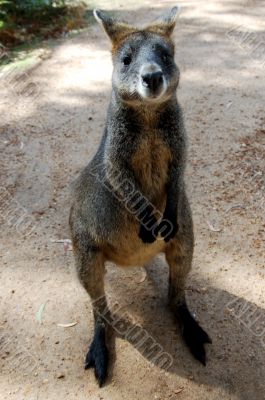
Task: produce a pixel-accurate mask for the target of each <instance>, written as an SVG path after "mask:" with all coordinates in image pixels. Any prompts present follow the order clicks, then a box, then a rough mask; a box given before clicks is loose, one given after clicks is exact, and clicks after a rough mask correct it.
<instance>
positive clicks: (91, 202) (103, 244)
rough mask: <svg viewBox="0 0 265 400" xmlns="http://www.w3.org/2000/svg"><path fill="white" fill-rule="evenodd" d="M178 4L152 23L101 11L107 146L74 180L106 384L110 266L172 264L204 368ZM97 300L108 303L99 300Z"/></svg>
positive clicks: (81, 264)
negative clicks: (193, 287) (107, 52)
mask: <svg viewBox="0 0 265 400" xmlns="http://www.w3.org/2000/svg"><path fill="white" fill-rule="evenodd" d="M177 14H178V8H177V7H174V8H173V9H172V10H171V11H170V12H169V13H168V14H167V15H165V16H164V17H163V18H161V19H160V20H157V21H156V22H154V23H152V24H150V25H148V26H147V27H146V28H145V29H139V28H135V27H133V26H130V25H127V24H125V23H121V22H118V21H117V20H115V19H114V18H112V17H111V16H109V15H108V14H107V13H105V12H103V11H100V10H95V11H94V15H95V18H96V19H97V21H98V22H99V23H100V24H101V25H102V26H103V28H104V30H105V32H106V33H107V35H108V37H109V38H110V40H111V42H112V59H113V65H114V70H113V77H112V94H111V100H110V104H109V108H108V113H107V122H106V127H105V132H104V135H103V137H102V140H101V143H100V145H99V148H98V151H97V153H96V154H95V156H94V158H93V159H92V160H91V161H90V163H89V164H88V165H87V167H86V168H85V169H84V170H83V172H82V173H81V175H80V176H79V178H78V179H77V180H76V182H75V185H74V198H73V204H72V207H71V212H70V228H71V235H72V242H73V250H74V256H75V261H76V268H77V272H78V277H79V279H80V281H81V283H82V285H83V286H84V288H85V289H86V290H87V292H88V294H89V296H90V298H91V300H92V305H93V312H94V321H95V330H94V338H93V341H92V344H91V345H90V348H89V351H88V354H87V356H86V361H85V368H90V367H92V368H94V371H95V376H96V378H97V380H98V383H99V385H100V386H101V385H102V384H103V383H104V382H105V380H106V377H107V370H108V359H109V357H108V346H107V342H108V335H107V334H106V328H107V326H106V322H105V319H104V318H102V315H103V313H105V310H106V308H107V302H106V298H105V293H104V273H105V267H104V264H105V262H106V261H111V262H114V263H116V264H118V265H119V266H136V265H142V266H143V265H145V264H147V263H148V262H150V261H151V259H152V258H153V257H154V256H155V255H157V254H158V253H161V252H163V253H165V256H166V260H167V262H168V264H169V269H170V273H169V291H168V294H169V304H170V306H171V308H172V310H173V312H174V314H175V316H176V317H177V319H178V321H179V323H180V326H181V331H182V334H183V338H184V340H185V342H186V343H187V345H188V347H189V348H190V350H191V353H192V354H193V356H194V357H195V358H197V359H198V360H199V361H201V362H202V363H203V364H204V365H205V362H206V357H205V348H204V344H205V343H211V340H210V338H209V336H208V335H207V333H206V332H205V331H204V330H203V329H202V328H201V327H200V326H199V325H198V323H197V322H196V321H195V319H194V318H193V316H192V315H191V314H190V312H189V310H188V307H187V304H186V300H185V282H186V278H187V274H188V272H189V271H190V269H191V264H192V256H193V246H194V237H193V224H192V216H191V211H190V207H189V202H188V199H187V196H186V193H185V184H184V178H183V174H184V168H185V161H186V144H185V143H186V134H185V129H184V124H183V117H182V111H181V108H180V106H179V104H178V101H177V97H176V89H177V86H178V82H179V69H178V67H177V65H176V64H175V62H174V44H173V42H172V39H171V34H172V32H173V29H174V27H175V23H176V19H177ZM97 299H100V301H99V302H97Z"/></svg>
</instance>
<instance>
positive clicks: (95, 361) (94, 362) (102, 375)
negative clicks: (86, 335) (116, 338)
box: [85, 327, 109, 387]
mask: <svg viewBox="0 0 265 400" xmlns="http://www.w3.org/2000/svg"><path fill="white" fill-rule="evenodd" d="M108 360H109V355H108V349H107V346H106V343H105V328H104V327H97V329H96V332H95V335H94V339H93V342H92V343H91V345H90V348H89V351H88V353H87V356H86V361H85V369H88V368H94V372H95V377H96V379H97V381H98V384H99V386H100V387H101V386H102V385H103V384H104V383H105V381H106V378H107V372H108Z"/></svg>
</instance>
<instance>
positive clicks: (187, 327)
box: [178, 304, 212, 365]
mask: <svg viewBox="0 0 265 400" xmlns="http://www.w3.org/2000/svg"><path fill="white" fill-rule="evenodd" d="M178 315H179V319H180V323H181V327H182V334H183V338H184V340H185V342H186V344H187V346H188V347H189V349H190V351H191V353H192V355H193V356H194V357H195V358H196V359H197V360H199V361H200V362H201V363H202V364H203V365H206V354H205V348H204V344H205V343H212V340H211V339H210V337H209V336H208V334H207V333H206V332H205V331H204V330H203V329H202V328H201V327H200V325H199V324H198V322H197V321H196V320H195V319H194V318H193V316H192V315H191V314H190V312H189V310H188V308H187V306H186V304H184V305H181V306H179V308H178Z"/></svg>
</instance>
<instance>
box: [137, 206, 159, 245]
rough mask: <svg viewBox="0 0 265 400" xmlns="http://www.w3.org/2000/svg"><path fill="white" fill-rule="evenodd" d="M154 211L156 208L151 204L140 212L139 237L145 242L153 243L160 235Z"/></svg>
mask: <svg viewBox="0 0 265 400" xmlns="http://www.w3.org/2000/svg"><path fill="white" fill-rule="evenodd" d="M153 212H154V208H153V207H152V206H150V205H149V206H147V207H146V208H145V209H144V210H143V211H142V212H141V213H140V214H139V218H140V231H139V238H140V239H142V241H143V242H144V243H153V242H154V241H155V240H156V238H157V235H158V230H157V219H156V217H155V215H154V214H153Z"/></svg>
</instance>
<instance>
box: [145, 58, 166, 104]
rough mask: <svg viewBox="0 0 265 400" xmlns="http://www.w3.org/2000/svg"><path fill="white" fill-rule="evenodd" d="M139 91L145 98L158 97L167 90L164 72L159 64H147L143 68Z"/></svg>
mask: <svg viewBox="0 0 265 400" xmlns="http://www.w3.org/2000/svg"><path fill="white" fill-rule="evenodd" d="M140 75H141V76H140V83H139V88H138V90H139V93H140V95H141V96H142V97H143V98H148V97H151V98H157V97H160V96H161V94H162V93H163V92H164V91H165V79H164V76H163V72H162V70H161V68H160V67H159V65H157V64H145V65H143V66H142V68H141V73H140Z"/></svg>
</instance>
